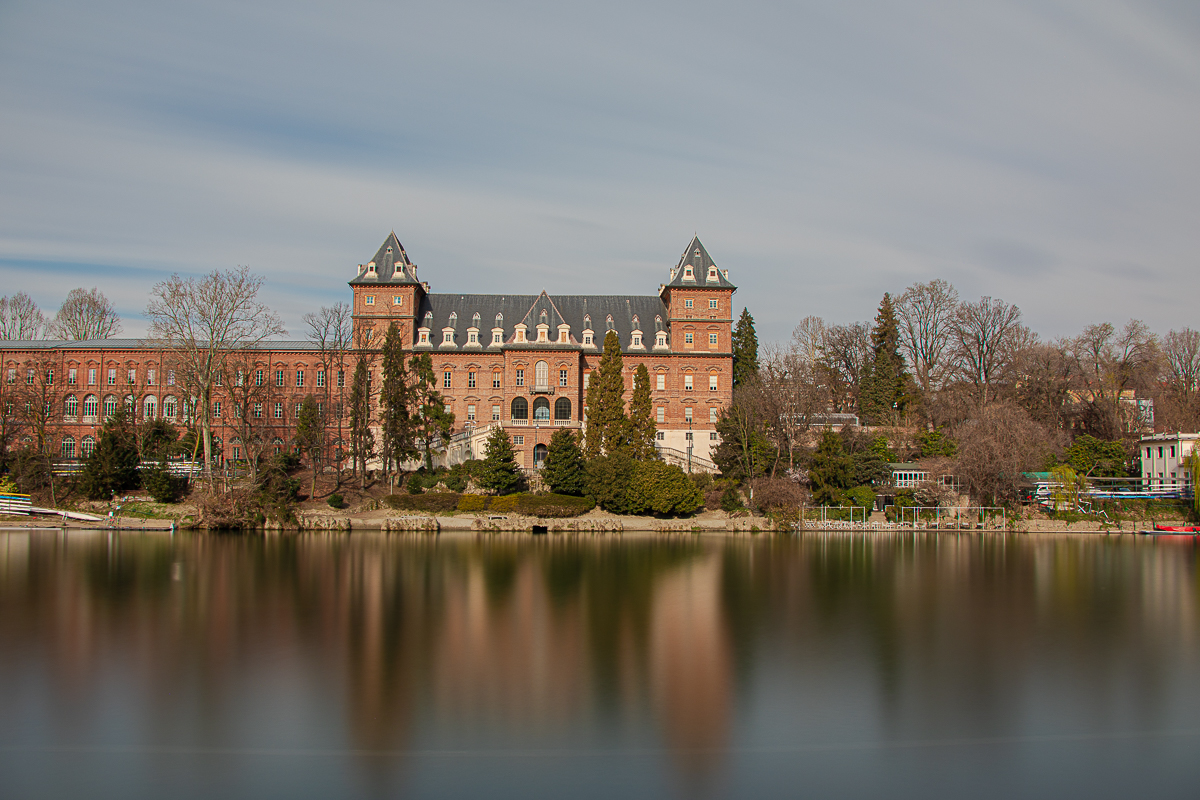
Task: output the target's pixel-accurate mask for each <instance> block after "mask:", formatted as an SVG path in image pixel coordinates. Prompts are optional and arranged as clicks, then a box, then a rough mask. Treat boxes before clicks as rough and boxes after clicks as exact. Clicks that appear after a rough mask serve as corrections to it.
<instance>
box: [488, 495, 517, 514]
mask: <svg viewBox="0 0 1200 800" xmlns="http://www.w3.org/2000/svg"><path fill="white" fill-rule="evenodd" d="M519 500H520V495H515V494H505V495H501V496H499V497H493V498H492V502H491V503H489V504H488V510H489V511H491V512H492V513H493V514H512V513H515V512H516V510H517V503H518V501H519Z"/></svg>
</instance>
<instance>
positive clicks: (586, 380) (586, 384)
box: [583, 372, 592, 389]
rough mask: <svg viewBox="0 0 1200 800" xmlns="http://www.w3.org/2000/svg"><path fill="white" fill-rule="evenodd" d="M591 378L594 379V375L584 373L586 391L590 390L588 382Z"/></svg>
mask: <svg viewBox="0 0 1200 800" xmlns="http://www.w3.org/2000/svg"><path fill="white" fill-rule="evenodd" d="M591 378H592V373H590V372H585V373H583V388H585V389H586V388H588V381H590V380H591Z"/></svg>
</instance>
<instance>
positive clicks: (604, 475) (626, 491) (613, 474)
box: [587, 450, 641, 514]
mask: <svg viewBox="0 0 1200 800" xmlns="http://www.w3.org/2000/svg"><path fill="white" fill-rule="evenodd" d="M633 474H634V463H633V461H632V460H630V458H629V456H627V455H626V454H625V453H623V452H621V451H620V450H618V451H617V452H615V453H613V454H612V455H608V456H601V457H599V458H593V459H592V460H591V461H589V462H588V463H587V483H588V494H590V495H591V496H592V497H594V498H596V502H597V503H599V504H600V507H601V508H603V509H604V510H605V511H610V512H612V513H613V514H636V513H638V512H639V511H641V504H640V503H639V502H638V499H637V497H636V496H635V493H634V490H633Z"/></svg>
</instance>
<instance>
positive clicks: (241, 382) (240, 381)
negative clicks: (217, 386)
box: [233, 369, 246, 386]
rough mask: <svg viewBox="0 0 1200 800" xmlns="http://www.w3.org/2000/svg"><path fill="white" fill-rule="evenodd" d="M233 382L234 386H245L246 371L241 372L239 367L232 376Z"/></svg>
mask: <svg viewBox="0 0 1200 800" xmlns="http://www.w3.org/2000/svg"><path fill="white" fill-rule="evenodd" d="M233 383H234V385H235V386H245V385H246V373H244V372H242V371H241V370H240V369H239V370H238V371H237V375H235V376H234V379H233Z"/></svg>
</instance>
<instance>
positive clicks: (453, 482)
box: [442, 459, 483, 492]
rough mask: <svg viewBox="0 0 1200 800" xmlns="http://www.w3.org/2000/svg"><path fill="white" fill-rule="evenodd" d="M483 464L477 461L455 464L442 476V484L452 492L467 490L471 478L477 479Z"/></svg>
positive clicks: (471, 460)
mask: <svg viewBox="0 0 1200 800" xmlns="http://www.w3.org/2000/svg"><path fill="white" fill-rule="evenodd" d="M482 466H483V462H482V461H480V460H478V459H470V460H469V461H464V462H462V463H461V464H455V465H454V466H453V467H451V468H450V469H449V471H447V472H446V474H445V475H444V476H442V482H443V483H445V484H446V488H447V489H449V490H450V491H452V492H461V491H463V490H464V489H466V488H467V484H468V483H470V481H471V479H472V478H478V476H479V472H480V468H481V467H482Z"/></svg>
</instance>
